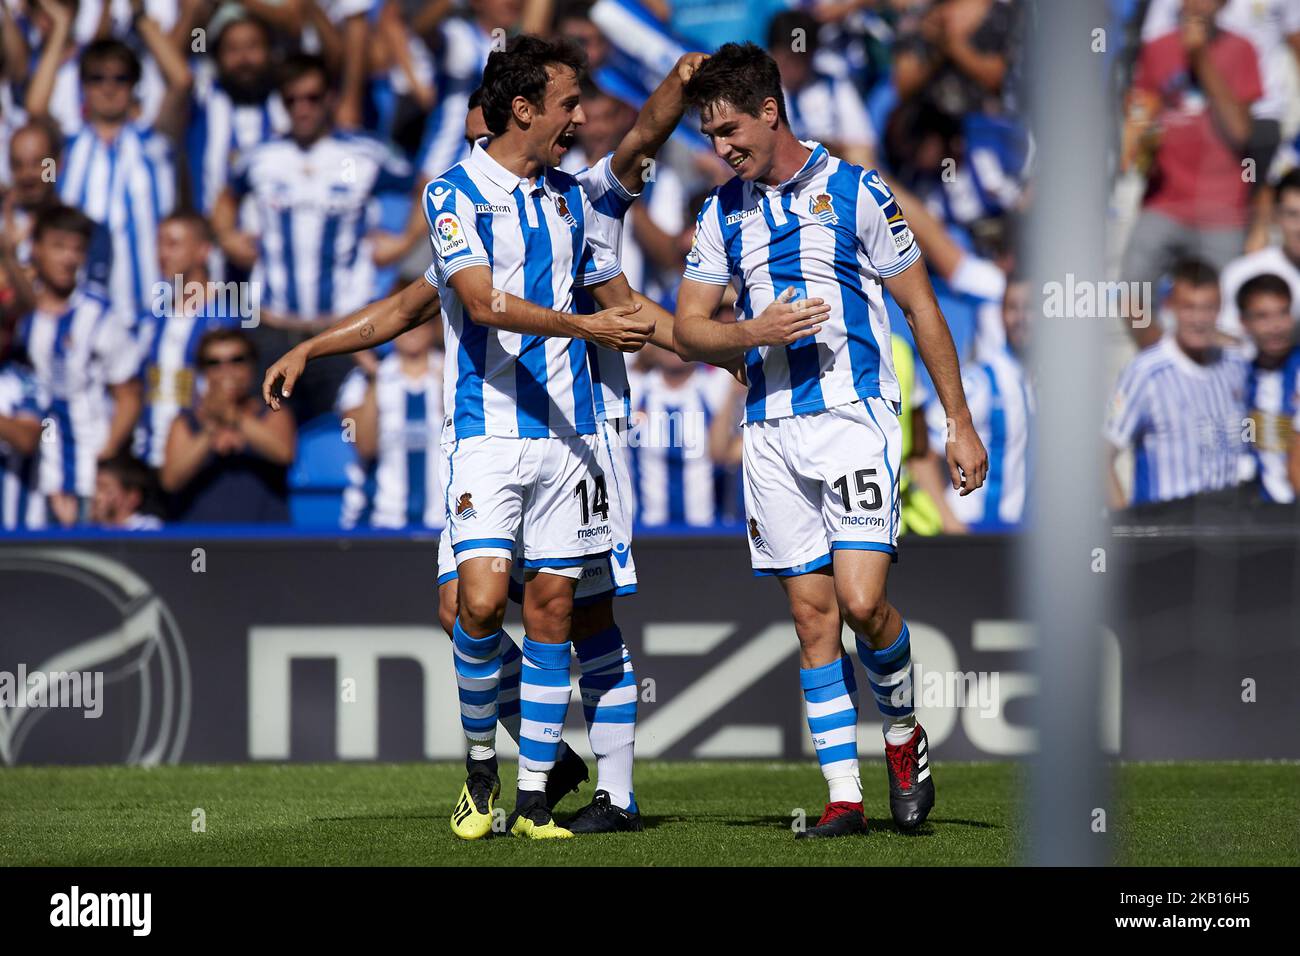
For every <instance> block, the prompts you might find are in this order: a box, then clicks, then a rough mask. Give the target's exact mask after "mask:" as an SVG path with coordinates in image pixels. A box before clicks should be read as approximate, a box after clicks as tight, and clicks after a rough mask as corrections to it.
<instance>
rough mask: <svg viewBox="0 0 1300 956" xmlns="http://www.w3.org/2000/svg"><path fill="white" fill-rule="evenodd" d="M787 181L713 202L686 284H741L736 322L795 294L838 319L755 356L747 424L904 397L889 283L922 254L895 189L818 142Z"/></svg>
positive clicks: (725, 190) (733, 188)
mask: <svg viewBox="0 0 1300 956" xmlns="http://www.w3.org/2000/svg"><path fill="white" fill-rule="evenodd" d="M804 145H805V146H807V147H808V148H809V149H811V150H812V154H811V155H810V156H809V157H808V161H807V162H806V163H804V165H803V168H802V169H800V170H799V171H798V172H797V173H795V174H794V175H793V176H791V177H790V178H789V179H788V180H786V181H785V182H783V183H781V184H780V185H779V186H767V185H765V184H763V183H759V182H746V181H744V180H742V179H740V178H739V177H737V178H735V179H733V180H731V181H730V182H729V183H726V184H725V185H723V186H720V187H718V188H717V189H716V190H714V191H713V193H712V194H711V195H710V196H709V198H708V199H707V200H706V201H705V203H704V208H703V209H701V210H700V215H699V218H698V220H697V222H696V227H695V241H694V244H693V245H692V247H691V251H690V253H689V254H688V255H687V256H686V271H685V273H684V277H685V278H687V279H692V280H694V281H696V282H707V283H712V284H715V285H726V284H727V283H729V282H731V281H732V280H733V279H734V280H735V282H736V289H737V293H738V298H737V300H736V318H737V320H738V321H745V320H747V319H752V318H754V317H755V316H757V315H759V314H760V313H762V311H763V310H764V309H765V308H767V306H768V305H770V304H771V303H772V302H773V301H774V300H775V299H776V298H777V296H779V295H780V294H781V293H782V292H783V291H784V290H785V289H787V288H794V289H795V293H796V294H795V298H796V299H801V298H805V297H809V298H812V297H815V298H821V299H825V300H826V302H827V303H829V304H830V306H831V313H830V318H829V319H828V320H827V321H826V323H825V324H823V325H822V327H821V329H820V330H819V331H818V333H817V334H816V335H815V336H810V337H808V338H804V339H800V340H799V341H797V342H795V343H794V344H792V345H786V346H775V347H768V346H764V347H762V348H756V349H750V350H749V353H748V354H747V355H746V356H745V366H746V372H747V374H748V377H749V382H750V386H749V397H748V400H747V402H746V405H745V421H747V422H753V421H763V420H767V419H773V418H782V417H784V416H786V415H800V414H804V413H806V412H817V411H822V410H823V409H826V408H832V407H834V406H836V405H843V404H846V403H848V402H855V401H857V400H859V399H862V398H870V397H873V396H879V397H881V398H884V399H887V400H889V401H893V402H898V401H899V400H900V397H901V396H900V395H899V390H898V380H897V378H896V377H895V375H894V360H893V355H892V352H891V349H890V343H889V318H888V316H887V314H886V312H885V304H884V301H883V298H882V296H881V282H880V280H881V279H887V278H889V277H891V276H895V275H898V274H899V273H900V272H902V271H903V270H904V269H906V268H907V267H908V266H910V265H912V263H914V262H916V261H917V260H918V259H919V258H920V256H921V251H920V248H919V247H918V246H917V244H916V241H915V239H913V237H912V230H911V229H910V228H908V225H907V222H906V221H905V220H904V219H903V214H902V212H901V210H900V209H899V208H898V203H897V202H896V201H895V200H894V194H893V193H892V192H891V191H890V189H889V187H888V186H887V185H885V183H884V182H883V181H882V180H881V178H880V175H879V174H878V173H877V172H876V171H875V170H871V171H869V172H864V171H863V169H862V167H860V166H854V165H851V164H850V163H846V162H844V161H843V160H840V159H837V158H836V157H834V156H831V155H830V154H829V153H828V152H827V151H826V148H825V147H824V146H822V145H820V144H819V143H815V142H812V141H807V142H805V143H804Z"/></svg>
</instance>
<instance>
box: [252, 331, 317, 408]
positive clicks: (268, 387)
mask: <svg viewBox="0 0 1300 956" xmlns="http://www.w3.org/2000/svg"><path fill="white" fill-rule="evenodd" d="M304 344H305V343H304ZM302 349H303V347H302V346H301V345H298V346H295V347H294V348H292V349H290V350H289V351H288V352H286V353H285V354H284V355H282V356H280V358H279V360H278V361H276V363H275V364H274V365H272V366H271V367H270V368H268V369H267V370H266V377H265V378H263V379H262V401H264V402H266V404H268V405H270V406H271V408H272V409H273V410H274V411H277V412H278V411H279V410H280V399H281V398H288V397H289V395H290V394H291V393H292V391H293V386H294V384H295V383H297V381H298V379H300V378H302V370H303V369H304V368H306V367H307V353H306V352H305V351H303V350H302Z"/></svg>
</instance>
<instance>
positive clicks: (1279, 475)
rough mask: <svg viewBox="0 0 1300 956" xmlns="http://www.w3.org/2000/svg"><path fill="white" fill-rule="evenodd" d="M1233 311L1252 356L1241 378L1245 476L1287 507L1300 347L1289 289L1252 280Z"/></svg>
mask: <svg viewBox="0 0 1300 956" xmlns="http://www.w3.org/2000/svg"><path fill="white" fill-rule="evenodd" d="M1237 311H1238V313H1239V314H1240V315H1241V321H1242V325H1243V327H1244V328H1245V330H1246V334H1247V335H1249V336H1250V341H1251V344H1252V345H1253V346H1254V351H1255V359H1254V361H1252V362H1251V363H1250V368H1249V370H1248V371H1247V374H1246V408H1247V410H1248V414H1249V417H1250V430H1251V433H1250V434H1249V441H1248V442H1247V448H1248V449H1249V454H1248V455H1247V456H1246V458H1245V463H1246V465H1247V468H1248V474H1249V475H1250V476H1251V477H1252V478H1253V479H1254V480H1255V481H1257V482H1258V483H1259V485H1260V492H1261V494H1262V495H1263V498H1264V500H1265V501H1277V502H1281V503H1283V504H1291V503H1292V502H1294V501H1295V500H1296V488H1295V486H1294V483H1295V481H1296V479H1297V477H1300V476H1297V475H1294V474H1289V473H1288V462H1287V458H1288V453H1289V451H1290V449H1291V447H1292V446H1293V445H1295V444H1296V441H1297V438H1296V426H1297V425H1300V346H1298V345H1296V324H1295V319H1293V318H1292V302H1291V287H1290V285H1289V284H1288V283H1287V281H1286V279H1284V278H1282V277H1281V276H1279V275H1273V274H1272V273H1266V274H1265V275H1261V276H1255V278H1253V279H1250V280H1248V281H1247V282H1246V283H1245V284H1244V285H1242V287H1241V289H1240V290H1239V291H1238V292H1237Z"/></svg>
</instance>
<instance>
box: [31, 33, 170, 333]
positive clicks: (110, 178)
mask: <svg viewBox="0 0 1300 956" xmlns="http://www.w3.org/2000/svg"><path fill="white" fill-rule="evenodd" d="M137 28H138V30H139V32H140V35H141V37H143V38H144V40H145V42H146V44H147V45H148V46H149V49H150V50H151V51H152V52H153V54H154V57H155V58H156V59H157V61H158V63H159V64H160V66H161V67H162V69H163V72H164V76H165V78H166V80H167V93H166V96H165V98H164V101H163V105H162V108H161V113H162V115H171V114H172V113H175V112H177V111H179V110H180V109H181V108H182V107H183V104H184V101H185V97H186V96H188V94H189V87H190V72H189V67H188V66H187V65H186V63H185V60H184V58H183V57H181V55H180V53H179V52H178V51H177V50H175V49H174V48H172V47H171V46H170V45H169V43H168V42H167V40H166V38H165V37H163V35H162V33H161V30H160V29H159V27H158V25H157V24H156V23H154V22H153V21H151V20H149V19H148V18H147V17H143V16H141V17H138V18H137ZM52 55H53V54H52V53H51V52H50V51H47V57H46V58H43V59H42V65H41V67H38V69H37V74H36V76H35V77H34V78H33V80H32V86H33V88H34V90H36V91H35V92H31V93H29V95H28V107H29V112H30V113H31V114H32V116H33V118H42V117H46V116H48V115H49V110H48V107H49V91H48V89H44V88H39V89H38V84H40V82H41V78H42V76H43V73H42V70H43V69H44V68H45V66H46V59H47V58H48V57H49V56H52ZM77 63H78V66H77V68H78V75H79V78H80V83H81V92H82V114H83V121H82V123H81V125H79V126H75V127H73V128H69V129H65V130H64V132H65V134H66V135H67V137H68V139H67V143H66V145H65V148H64V155H63V161H62V163H61V164H60V165H59V177H58V184H59V195H60V197H61V198H62V200H63V201H64V202H65V203H68V204H69V205H72V206H76V207H77V208H78V209H80V210H81V211H82V212H84V213H85V214H86V215H87V216H89V217H90V218H91V219H92V220H94V221H95V222H98V223H103V224H104V225H106V226H107V227H108V230H109V232H110V234H111V236H112V242H113V264H112V271H111V273H110V278H109V293H110V298H111V299H112V300H113V302H114V303H115V304H116V305H117V306H118V307H123V308H125V307H129V308H131V309H132V311H135V312H141V311H144V310H145V309H147V308H148V305H149V302H150V300H151V298H152V295H153V285H154V283H155V282H156V281H157V279H158V253H157V247H156V246H155V241H156V238H157V234H158V223H159V222H161V221H162V218H163V217H164V216H166V215H167V214H168V213H169V212H171V209H172V205H173V202H174V193H175V188H174V187H175V183H174V173H173V171H172V166H171V158H170V147H169V144H168V143H167V142H166V140H165V139H164V138H163V137H162V136H160V135H158V134H157V133H156V132H155V131H154V129H153V128H152V127H151V126H149V125H148V124H146V123H143V122H141V121H140V120H139V110H138V103H137V101H136V98H135V94H134V91H135V88H136V86H137V84H138V83H139V82H140V75H141V65H140V59H139V57H137V56H136V54H135V51H133V50H132V49H131V48H130V47H129V46H127V45H126V44H125V43H123V42H122V41H121V40H113V39H104V40H96V41H95V42H93V43H91V44H90V45H89V46H87V47H86V48H85V49H84V50H83V51H82V52H81V56H80V57H79V58H78V61H77ZM42 94H43V95H42Z"/></svg>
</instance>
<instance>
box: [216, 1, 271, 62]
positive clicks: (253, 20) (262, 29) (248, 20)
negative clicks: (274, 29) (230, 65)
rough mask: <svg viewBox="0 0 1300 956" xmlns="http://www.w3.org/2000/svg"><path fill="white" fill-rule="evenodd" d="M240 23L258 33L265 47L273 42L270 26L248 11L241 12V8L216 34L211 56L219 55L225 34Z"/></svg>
mask: <svg viewBox="0 0 1300 956" xmlns="http://www.w3.org/2000/svg"><path fill="white" fill-rule="evenodd" d="M241 23H243V24H248V25H249V26H251V27H253V28H254V29H256V30H257V31H258V32H259V33H261V34H262V39H263V40H264V41H265V42H266V45H267V46H271V45H272V42H273V41H274V37H273V35H272V33H271V27H270V25H269V24H268V23H267V22H266V21H265V20H263V19H262V18H261V17H259V16H256V15H254V14H252V13H249V12H248V11H246V10H243V9H242V8H241V9H240V10H239V13H238V14H237V15H236V16H235V17H234V18H233V19H231V20H229V21H227V23H226V25H225V26H223V27H222V28H221V32H220V33H218V34H217V38H216V40H215V41H214V42H213V44H212V55H213V56H217V55H219V54H220V52H221V41H222V40H224V39H225V36H226V34H227V33H229V32H230V28H231V27H237V26H239V25H240V24H241Z"/></svg>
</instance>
